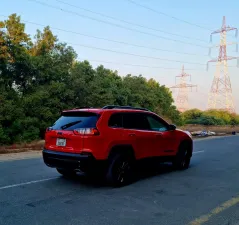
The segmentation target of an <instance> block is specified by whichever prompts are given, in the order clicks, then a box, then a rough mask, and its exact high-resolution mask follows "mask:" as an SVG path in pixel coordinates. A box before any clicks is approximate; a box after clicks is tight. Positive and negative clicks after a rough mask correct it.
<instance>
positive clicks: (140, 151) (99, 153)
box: [45, 109, 192, 160]
mask: <svg viewBox="0 0 239 225" xmlns="http://www.w3.org/2000/svg"><path fill="white" fill-rule="evenodd" d="M70 112H77V113H79V115H80V113H81V112H84V113H87V112H89V113H94V114H97V115H98V116H99V119H98V120H97V122H96V124H95V128H97V130H98V131H99V134H98V135H85V134H81V135H79V134H75V133H74V131H72V130H49V131H47V132H46V134H45V149H48V150H52V151H60V152H67V153H79V154H80V153H82V152H84V153H85V152H89V153H91V154H92V155H93V156H94V158H95V159H97V160H106V159H107V158H108V155H109V153H110V151H111V149H112V148H113V147H115V146H121V145H128V146H131V147H132V149H133V150H134V154H135V158H136V159H143V158H149V157H160V156H174V155H176V153H177V151H178V147H179V145H180V143H181V142H182V141H183V140H189V141H192V139H191V137H190V136H189V135H188V134H187V133H185V132H183V131H180V130H170V131H164V132H159V131H153V130H135V129H125V128H120V127H117V128H114V127H109V126H108V122H109V119H110V117H111V115H112V114H114V113H121V112H130V113H144V114H149V115H154V116H157V117H158V118H160V117H159V116H158V115H156V114H154V113H152V112H148V111H142V110H132V109H130V110H129V109H73V110H66V111H64V113H70ZM160 119H161V118H160ZM161 120H162V119H161ZM139 122H140V121H139ZM57 138H64V139H66V146H63V147H59V146H57V145H56V140H57Z"/></svg>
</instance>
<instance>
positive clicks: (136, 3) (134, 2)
mask: <svg viewBox="0 0 239 225" xmlns="http://www.w3.org/2000/svg"><path fill="white" fill-rule="evenodd" d="M126 1H129V2H131V3H132V4H134V5H137V6H140V7H142V8H145V9H147V10H150V11H152V12H154V13H157V14H160V15H164V16H167V17H169V18H171V19H174V20H178V21H181V22H183V23H186V24H189V25H191V26H195V27H198V28H201V29H204V30H208V31H211V29H209V28H206V27H203V26H201V25H198V24H195V23H191V22H189V21H187V20H183V19H180V18H177V17H175V16H171V15H169V14H167V13H164V12H161V11H158V10H155V9H153V8H150V7H148V6H145V5H142V4H140V3H138V2H136V1H134V0H126Z"/></svg>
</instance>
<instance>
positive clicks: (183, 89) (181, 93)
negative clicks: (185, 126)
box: [171, 66, 197, 112]
mask: <svg viewBox="0 0 239 225" xmlns="http://www.w3.org/2000/svg"><path fill="white" fill-rule="evenodd" d="M187 77H190V81H191V75H190V74H187V73H185V71H184V66H183V67H182V72H181V74H180V75H178V76H176V77H175V83H177V82H176V79H177V78H179V79H180V83H179V84H176V85H174V86H172V87H171V88H177V89H179V90H178V95H177V98H176V106H177V109H178V111H180V112H184V111H186V110H188V109H189V108H190V107H189V102H188V88H191V90H192V88H193V87H197V85H192V84H187V83H186V79H187Z"/></svg>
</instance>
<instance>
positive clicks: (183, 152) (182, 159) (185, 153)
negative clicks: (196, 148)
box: [173, 144, 191, 170]
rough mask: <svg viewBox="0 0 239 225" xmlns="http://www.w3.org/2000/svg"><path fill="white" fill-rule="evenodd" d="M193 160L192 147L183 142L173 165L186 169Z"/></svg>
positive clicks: (178, 168)
mask: <svg viewBox="0 0 239 225" xmlns="http://www.w3.org/2000/svg"><path fill="white" fill-rule="evenodd" d="M190 161H191V155H190V149H189V148H188V146H187V145H185V144H183V145H181V146H180V148H179V151H178V153H177V155H176V156H175V159H174V160H173V167H174V168H175V169H176V170H185V169H188V168H189V165H190Z"/></svg>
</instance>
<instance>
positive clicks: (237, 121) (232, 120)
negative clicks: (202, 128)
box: [181, 109, 239, 125]
mask: <svg viewBox="0 0 239 225" xmlns="http://www.w3.org/2000/svg"><path fill="white" fill-rule="evenodd" d="M181 117H182V123H186V124H202V125H239V115H236V114H233V113H229V112H226V111H218V110H208V111H201V110H199V109H191V110H188V111H186V112H184V113H182V114H181Z"/></svg>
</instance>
